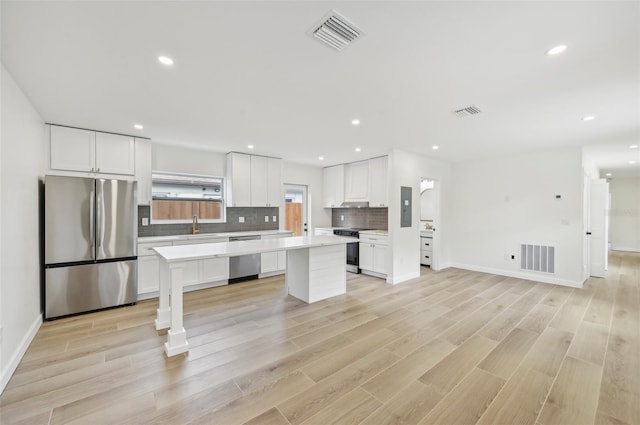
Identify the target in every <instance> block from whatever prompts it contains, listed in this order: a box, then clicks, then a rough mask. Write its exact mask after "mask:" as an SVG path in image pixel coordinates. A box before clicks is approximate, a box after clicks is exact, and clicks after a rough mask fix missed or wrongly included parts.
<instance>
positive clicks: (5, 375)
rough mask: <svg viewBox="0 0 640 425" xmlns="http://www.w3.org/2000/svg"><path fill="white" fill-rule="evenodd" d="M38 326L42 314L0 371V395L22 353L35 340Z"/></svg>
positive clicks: (40, 322) (40, 323)
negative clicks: (0, 371)
mask: <svg viewBox="0 0 640 425" xmlns="http://www.w3.org/2000/svg"><path fill="white" fill-rule="evenodd" d="M40 325H42V314H39V315H38V317H36V320H35V321H34V322H33V323H32V324H31V326H30V327H29V330H28V331H27V333H26V334H25V336H24V338H22V341H20V344H18V346H17V347H16V350H15V351H14V352H13V354H12V355H11V358H10V359H9V361H8V362H7V363H6V366H5V367H4V369H2V375H0V394H2V392H3V391H4V388H5V387H6V386H7V384H8V383H9V379H11V376H12V375H13V372H15V371H16V368H17V367H18V365H19V364H20V360H22V357H23V356H24V353H26V352H27V348H29V345H30V344H31V341H33V338H35V336H36V334H37V333H38V329H40Z"/></svg>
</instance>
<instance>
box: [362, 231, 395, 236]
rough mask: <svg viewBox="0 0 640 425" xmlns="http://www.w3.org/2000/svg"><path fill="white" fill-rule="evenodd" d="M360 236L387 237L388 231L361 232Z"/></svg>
mask: <svg viewBox="0 0 640 425" xmlns="http://www.w3.org/2000/svg"><path fill="white" fill-rule="evenodd" d="M360 234H361V235H378V236H387V235H389V231H388V230H361V231H360Z"/></svg>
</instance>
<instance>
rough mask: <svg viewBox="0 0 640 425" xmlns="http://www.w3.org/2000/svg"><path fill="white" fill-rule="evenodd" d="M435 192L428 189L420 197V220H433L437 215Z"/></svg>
mask: <svg viewBox="0 0 640 425" xmlns="http://www.w3.org/2000/svg"><path fill="white" fill-rule="evenodd" d="M435 194H436V192H435V190H433V189H427V190H425V191H424V192H422V194H421V195H420V220H433V218H434V217H435V215H436V197H435Z"/></svg>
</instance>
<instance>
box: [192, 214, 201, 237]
mask: <svg viewBox="0 0 640 425" xmlns="http://www.w3.org/2000/svg"><path fill="white" fill-rule="evenodd" d="M198 233H200V230H198V216H197V215H194V216H193V223H192V224H191V234H192V235H197V234H198Z"/></svg>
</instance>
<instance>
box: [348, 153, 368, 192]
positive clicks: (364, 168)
mask: <svg viewBox="0 0 640 425" xmlns="http://www.w3.org/2000/svg"><path fill="white" fill-rule="evenodd" d="M344 200H345V202H365V201H368V200H369V161H360V162H352V163H350V164H346V165H345V166H344Z"/></svg>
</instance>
